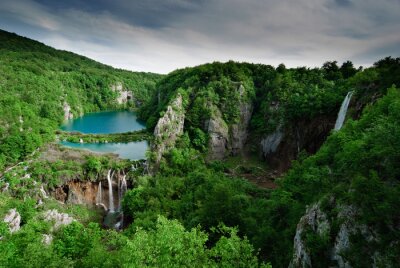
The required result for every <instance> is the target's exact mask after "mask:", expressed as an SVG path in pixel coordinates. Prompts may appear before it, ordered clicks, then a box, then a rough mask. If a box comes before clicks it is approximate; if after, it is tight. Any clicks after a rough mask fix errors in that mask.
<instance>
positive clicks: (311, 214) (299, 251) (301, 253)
mask: <svg viewBox="0 0 400 268" xmlns="http://www.w3.org/2000/svg"><path fill="white" fill-rule="evenodd" d="M308 230H310V231H312V232H315V233H317V234H318V235H320V236H323V235H326V234H328V233H329V231H330V225H329V222H328V217H327V216H326V214H325V213H324V212H322V211H321V209H320V205H319V204H315V205H313V206H312V207H311V208H308V209H307V211H306V214H305V215H304V216H303V217H301V219H300V221H299V223H298V225H297V229H296V235H295V237H294V249H293V260H292V265H293V266H294V267H312V262H311V258H310V254H309V252H308V249H307V248H306V246H305V241H304V238H305V235H306V232H307V231H308Z"/></svg>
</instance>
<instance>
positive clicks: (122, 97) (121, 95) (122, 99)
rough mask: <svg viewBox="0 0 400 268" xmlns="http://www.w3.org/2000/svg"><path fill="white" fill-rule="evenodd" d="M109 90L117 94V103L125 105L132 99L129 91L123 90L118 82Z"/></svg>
mask: <svg viewBox="0 0 400 268" xmlns="http://www.w3.org/2000/svg"><path fill="white" fill-rule="evenodd" d="M111 90H112V91H114V92H117V94H118V97H117V103H118V104H125V103H127V102H128V101H130V100H132V99H133V94H132V92H131V91H129V90H127V89H124V88H123V86H122V83H120V82H118V83H115V84H114V85H112V86H111Z"/></svg>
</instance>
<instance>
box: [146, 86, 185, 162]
mask: <svg viewBox="0 0 400 268" xmlns="http://www.w3.org/2000/svg"><path fill="white" fill-rule="evenodd" d="M184 122H185V110H184V107H183V100H182V96H181V95H180V94H178V95H177V97H176V98H175V99H174V100H173V101H172V102H171V103H170V105H168V107H167V110H166V112H165V113H164V116H163V117H161V118H160V119H159V120H158V122H157V125H156V127H155V128H154V138H155V139H154V143H153V145H152V151H153V152H154V153H155V160H154V161H155V163H154V164H155V168H157V167H158V165H159V163H160V160H161V157H162V155H163V154H164V153H165V152H167V151H168V150H170V149H171V148H173V147H174V145H175V142H176V140H177V139H178V138H179V137H180V136H181V135H182V134H183V126H184Z"/></svg>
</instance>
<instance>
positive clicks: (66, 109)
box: [63, 102, 74, 120]
mask: <svg viewBox="0 0 400 268" xmlns="http://www.w3.org/2000/svg"><path fill="white" fill-rule="evenodd" d="M63 110H64V120H71V119H73V118H74V115H73V114H72V112H71V106H70V105H69V104H68V102H64V106H63Z"/></svg>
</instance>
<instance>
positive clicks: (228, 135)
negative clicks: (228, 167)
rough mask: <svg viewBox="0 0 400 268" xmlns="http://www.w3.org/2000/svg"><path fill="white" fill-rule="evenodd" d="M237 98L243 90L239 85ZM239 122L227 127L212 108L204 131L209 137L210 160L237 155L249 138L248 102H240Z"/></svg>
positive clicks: (249, 108) (250, 104)
mask: <svg viewBox="0 0 400 268" xmlns="http://www.w3.org/2000/svg"><path fill="white" fill-rule="evenodd" d="M237 90H238V93H239V96H240V97H241V98H242V99H244V98H243V95H244V94H245V88H244V87H243V86H242V85H241V84H240V85H239V86H238V88H237ZM238 105H239V111H240V116H239V120H238V122H237V123H235V124H231V125H228V124H227V123H226V122H225V121H224V119H223V116H222V113H221V112H220V110H219V109H218V108H217V107H213V108H212V109H211V110H213V115H212V116H211V118H210V119H208V120H206V121H205V124H204V125H205V131H207V133H208V135H209V144H208V148H209V154H208V158H209V159H211V160H215V159H223V158H224V157H226V156H229V155H238V154H239V153H240V152H242V150H243V147H244V145H245V143H246V141H247V138H248V136H249V130H248V128H249V124H250V119H251V115H252V112H253V105H252V103H251V101H250V100H242V101H240V103H239V104H238Z"/></svg>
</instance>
